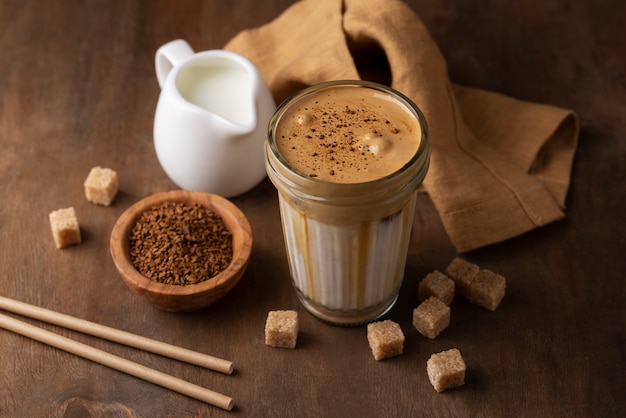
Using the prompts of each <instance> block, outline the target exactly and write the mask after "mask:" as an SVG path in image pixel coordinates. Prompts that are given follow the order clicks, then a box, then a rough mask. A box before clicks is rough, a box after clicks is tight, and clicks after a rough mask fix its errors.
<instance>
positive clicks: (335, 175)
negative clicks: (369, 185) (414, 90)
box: [275, 87, 421, 183]
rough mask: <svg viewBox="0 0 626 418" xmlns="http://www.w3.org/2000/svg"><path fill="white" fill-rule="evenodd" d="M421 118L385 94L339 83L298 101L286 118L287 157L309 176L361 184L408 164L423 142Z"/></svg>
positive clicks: (282, 140)
mask: <svg viewBox="0 0 626 418" xmlns="http://www.w3.org/2000/svg"><path fill="white" fill-rule="evenodd" d="M420 138H421V128H420V124H419V121H418V120H417V119H416V118H415V116H414V115H413V114H411V113H410V111H409V110H408V109H407V108H406V106H403V105H400V103H399V101H398V100H397V99H396V98H394V97H393V96H391V95H390V94H386V93H384V92H380V91H377V90H373V89H367V88H362V87H335V88H329V89H326V90H324V91H323V92H322V93H320V94H317V95H312V96H309V97H306V98H304V99H301V100H299V101H298V102H297V103H296V104H295V105H294V106H293V107H292V108H290V109H288V110H287V111H286V112H285V114H284V115H282V117H281V121H280V124H279V125H278V126H277V128H276V133H275V141H276V145H277V147H278V150H279V152H280V154H281V155H282V157H283V158H284V159H285V160H286V161H287V162H288V163H289V164H290V165H291V166H292V167H293V168H294V169H296V170H297V171H299V172H300V173H302V174H304V175H307V176H309V177H315V178H319V179H321V180H326V181H330V182H336V183H361V182H368V181H371V180H375V179H378V178H381V177H385V176H387V175H389V174H391V173H394V172H395V171H397V170H399V169H400V168H401V167H403V166H404V165H405V164H406V163H407V162H409V160H410V159H411V157H412V156H413V155H414V154H415V152H416V150H417V148H418V147H419V144H420Z"/></svg>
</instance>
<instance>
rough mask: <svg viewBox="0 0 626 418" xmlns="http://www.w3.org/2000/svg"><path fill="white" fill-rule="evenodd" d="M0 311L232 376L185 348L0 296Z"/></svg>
mask: <svg viewBox="0 0 626 418" xmlns="http://www.w3.org/2000/svg"><path fill="white" fill-rule="evenodd" d="M0 309H4V310H5V311H9V312H13V313H16V314H18V315H23V316H26V317H28V318H34V319H38V320H40V321H44V322H48V323H50V324H54V325H59V326H62V327H65V328H68V329H71V330H74V331H79V332H82V333H84V334H88V335H93V336H95V337H99V338H103V339H105V340H109V341H113V342H116V343H120V344H124V345H127V346H129V347H135V348H138V349H141V350H144V351H148V352H150V353H155V354H159V355H162V356H166V357H170V358H173V359H176V360H180V361H184V362H187V363H190V364H195V365H197V366H201V367H205V368H207V369H211V370H215V371H218V372H221V373H226V374H232V372H233V363H232V362H231V361H228V360H223V359H220V358H217V357H213V356H209V355H207V354H202V353H198V352H196V351H192V350H188V349H186V348H181V347H176V346H174V345H171V344H167V343H164V342H161V341H156V340H152V339H150V338H146V337H141V336H139V335H135V334H131V333H129V332H126V331H120V330H118V329H115V328H110V327H107V326H104V325H100V324H96V323H94V322H89V321H86V320H84V319H79V318H75V317H73V316H70V315H65V314H62V313H58V312H54V311H51V310H48V309H45V308H40V307H38V306H34V305H30V304H28V303H24V302H19V301H16V300H13V299H9V298H6V297H3V296H0Z"/></svg>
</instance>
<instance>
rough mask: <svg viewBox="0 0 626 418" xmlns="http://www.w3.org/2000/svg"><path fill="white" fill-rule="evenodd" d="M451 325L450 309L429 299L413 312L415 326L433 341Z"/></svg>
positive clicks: (431, 298) (433, 298)
mask: <svg viewBox="0 0 626 418" xmlns="http://www.w3.org/2000/svg"><path fill="white" fill-rule="evenodd" d="M448 325H450V307H449V306H448V305H446V304H445V303H443V302H442V301H440V300H439V299H437V298H435V297H432V296H431V297H429V298H428V299H426V300H425V301H424V302H422V303H420V305H419V306H418V307H417V308H415V309H414V310H413V326H414V327H415V329H416V330H418V331H419V332H420V334H422V335H423V336H424V337H427V338H430V339H433V338H435V337H437V335H439V334H440V333H441V331H443V330H444V329H446V327H447V326H448Z"/></svg>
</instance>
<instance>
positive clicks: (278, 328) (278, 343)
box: [265, 311, 298, 348]
mask: <svg viewBox="0 0 626 418" xmlns="http://www.w3.org/2000/svg"><path fill="white" fill-rule="evenodd" d="M297 339H298V312H296V311H270V312H269V313H268V314H267V321H265V344H267V345H269V346H270V347H280V348H295V347H296V340H297Z"/></svg>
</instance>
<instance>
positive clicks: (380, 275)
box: [265, 81, 430, 325]
mask: <svg viewBox="0 0 626 418" xmlns="http://www.w3.org/2000/svg"><path fill="white" fill-rule="evenodd" d="M329 89H368V90H367V91H366V92H365V91H361V92H365V93H367V94H369V93H370V92H371V93H372V94H374V95H376V97H378V98H381V97H382V98H383V99H384V106H383V107H384V108H383V109H380V112H381V113H382V115H383V117H384V114H385V112H396V113H397V112H399V111H400V112H404V114H405V117H408V118H414V121H416V122H417V126H418V127H419V129H418V130H417V131H416V132H414V135H419V138H418V140H417V143H418V145H416V147H415V149H414V154H413V155H412V156H411V155H408V156H405V157H406V160H407V161H406V162H405V163H403V165H401V166H400V167H399V168H398V169H396V170H395V171H393V172H391V173H390V174H387V175H384V176H382V177H380V178H375V179H370V180H367V181H363V182H348V183H344V182H335V181H333V180H328V179H321V178H318V177H316V176H311V175H307V174H306V173H305V172H304V171H303V170H302V169H299V168H298V167H295V166H294V164H293V163H290V162H288V161H287V160H286V159H285V158H284V156H283V155H281V152H280V147H279V144H278V143H279V141H280V138H278V137H277V136H276V134H277V130H279V128H280V125H281V124H284V123H293V121H292V120H287V119H286V118H284V116H285V114H288V113H289V112H290V110H292V109H293V108H294V106H299V105H301V104H302V102H303V101H306V100H310V99H311V98H313V97H316V96H318V97H319V95H323V94H325V93H326V92H327V91H329ZM346 93H348V94H349V93H350V92H349V91H347V90H346ZM407 115H408V116H407ZM314 117H315V115H314ZM294 136H295V135H294ZM307 139H310V138H307ZM301 140H303V141H304V140H305V138H301ZM265 158H266V169H267V173H268V176H269V178H270V180H271V181H272V183H273V184H274V185H275V187H276V188H277V190H278V195H279V205H280V213H281V221H282V228H283V234H284V239H285V245H286V250H287V256H288V260H289V268H290V273H291V278H292V280H293V284H294V286H295V289H296V292H297V295H298V297H299V299H300V301H301V302H302V304H303V305H304V306H305V308H306V309H307V310H308V311H309V312H311V313H312V314H313V315H315V316H317V317H318V318H320V319H322V320H324V321H326V322H329V323H332V324H335V325H358V324H363V323H367V322H370V321H372V320H374V319H376V318H379V317H380V316H382V315H383V314H385V313H386V312H387V311H388V310H389V309H391V307H392V306H393V304H394V303H395V301H396V299H397V297H398V292H399V289H400V285H401V284H402V279H403V276H404V268H405V263H406V255H407V251H408V245H409V237H410V233H411V227H412V224H413V215H414V212H415V202H416V195H417V188H418V186H419V185H420V183H421V182H422V180H423V179H424V177H425V176H426V173H427V171H428V166H429V158H430V145H429V142H428V131H427V125H426V121H425V118H424V116H423V114H422V112H421V111H420V109H419V108H418V107H417V106H416V105H415V104H414V103H413V102H412V101H411V100H410V99H408V98H407V97H406V96H404V95H403V94H401V93H400V92H398V91H395V90H393V89H391V88H388V87H385V86H382V85H379V84H375V83H370V82H365V81H334V82H328V83H322V84H319V85H316V86H312V87H310V88H307V89H305V90H302V91H300V92H299V93H296V94H295V95H293V96H292V97H290V98H289V99H287V100H286V101H285V102H283V103H282V104H281V105H280V106H279V107H278V109H277V110H276V112H275V114H274V116H273V117H272V119H271V120H270V123H269V128H268V133H267V141H266V144H265Z"/></svg>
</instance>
